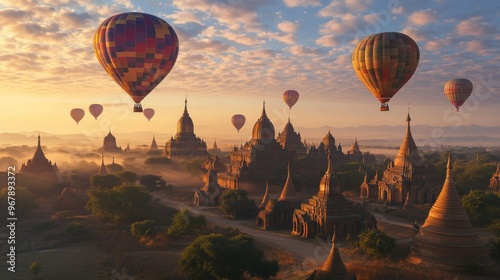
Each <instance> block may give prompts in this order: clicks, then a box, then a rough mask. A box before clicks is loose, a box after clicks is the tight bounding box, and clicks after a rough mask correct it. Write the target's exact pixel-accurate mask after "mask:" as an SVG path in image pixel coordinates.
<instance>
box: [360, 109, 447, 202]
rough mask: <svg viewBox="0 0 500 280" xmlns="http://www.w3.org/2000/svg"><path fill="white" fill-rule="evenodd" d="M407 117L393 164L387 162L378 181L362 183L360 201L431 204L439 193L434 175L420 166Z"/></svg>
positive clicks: (421, 163) (421, 161) (376, 179)
mask: <svg viewBox="0 0 500 280" xmlns="http://www.w3.org/2000/svg"><path fill="white" fill-rule="evenodd" d="M410 121H411V118H410V114H409V113H408V116H407V117H406V122H407V126H406V134H405V136H404V139H403V143H402V144H401V146H400V148H399V151H398V154H397V155H396V157H395V159H394V161H389V162H388V164H387V168H386V170H385V171H384V173H383V174H382V177H381V178H379V177H378V173H377V175H376V177H375V178H373V180H370V181H367V177H366V176H365V180H364V182H363V183H362V184H361V186H360V197H361V198H363V199H373V200H378V201H380V202H385V203H389V204H399V205H403V204H404V203H405V202H406V201H407V199H408V203H411V204H413V203H433V202H434V201H435V200H436V197H437V196H438V195H439V192H440V191H441V185H440V184H439V181H438V175H437V173H436V172H435V170H433V169H432V168H430V167H427V166H425V165H424V164H423V159H422V157H421V156H420V153H419V151H418V148H417V145H416V144H415V141H414V140H413V137H412V135H411V129H410Z"/></svg>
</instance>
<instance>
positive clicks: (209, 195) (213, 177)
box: [194, 169, 224, 206]
mask: <svg viewBox="0 0 500 280" xmlns="http://www.w3.org/2000/svg"><path fill="white" fill-rule="evenodd" d="M223 192H224V189H223V188H221V187H220V186H219V183H218V180H217V173H216V172H215V170H213V169H210V170H208V174H207V182H206V184H205V185H204V186H203V187H202V188H201V189H199V190H195V192H194V205H203V206H215V205H219V204H220V197H221V196H222V193H223Z"/></svg>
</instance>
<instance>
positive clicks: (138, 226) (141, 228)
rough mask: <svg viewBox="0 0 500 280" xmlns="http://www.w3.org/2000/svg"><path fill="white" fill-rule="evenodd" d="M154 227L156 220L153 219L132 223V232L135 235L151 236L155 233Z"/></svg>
mask: <svg viewBox="0 0 500 280" xmlns="http://www.w3.org/2000/svg"><path fill="white" fill-rule="evenodd" d="M154 229H155V221H153V220H144V221H140V222H135V223H133V224H131V225H130V233H131V234H132V236H134V237H143V236H145V237H149V236H151V235H152V234H153V232H154Z"/></svg>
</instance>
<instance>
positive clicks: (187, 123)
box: [163, 99, 208, 160]
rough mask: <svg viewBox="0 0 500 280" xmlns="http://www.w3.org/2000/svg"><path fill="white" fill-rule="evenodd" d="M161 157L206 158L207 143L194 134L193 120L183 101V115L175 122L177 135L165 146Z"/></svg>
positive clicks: (185, 101)
mask: <svg viewBox="0 0 500 280" xmlns="http://www.w3.org/2000/svg"><path fill="white" fill-rule="evenodd" d="M163 155H164V156H165V157H167V158H170V159H176V160H185V159H193V158H199V157H207V156H208V152H207V143H206V142H205V141H204V140H202V139H201V138H200V137H197V136H196V134H194V124H193V120H192V119H191V117H190V116H189V113H188V109H187V99H185V100H184V113H183V114H182V117H181V118H180V119H179V121H178V122H177V133H176V134H175V136H174V137H171V138H170V140H169V141H168V142H167V143H166V144H165V149H164V152H163Z"/></svg>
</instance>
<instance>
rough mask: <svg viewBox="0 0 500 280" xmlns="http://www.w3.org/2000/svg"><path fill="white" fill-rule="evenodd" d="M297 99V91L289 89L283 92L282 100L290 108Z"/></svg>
mask: <svg viewBox="0 0 500 280" xmlns="http://www.w3.org/2000/svg"><path fill="white" fill-rule="evenodd" d="M298 100H299V93H298V92H297V91H296V90H293V89H289V90H286V91H285V92H283V101H285V103H286V104H287V105H288V107H290V110H291V109H292V107H293V105H295V103H297V101H298Z"/></svg>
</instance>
